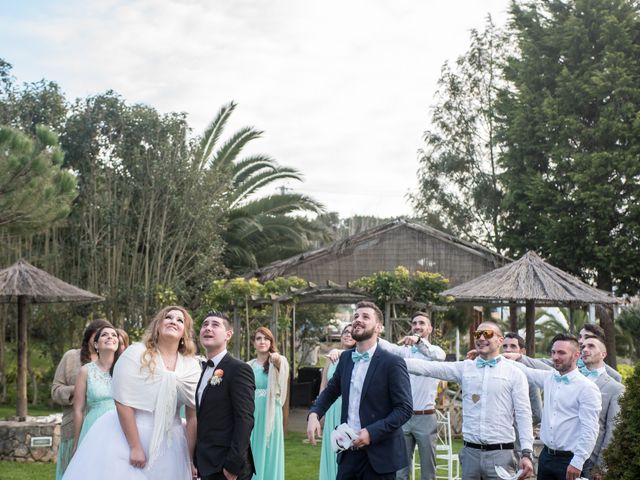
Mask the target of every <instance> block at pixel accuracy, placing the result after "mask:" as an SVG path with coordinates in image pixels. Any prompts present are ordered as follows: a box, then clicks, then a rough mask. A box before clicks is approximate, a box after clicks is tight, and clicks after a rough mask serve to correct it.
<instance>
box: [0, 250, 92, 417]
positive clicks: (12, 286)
mask: <svg viewBox="0 0 640 480" xmlns="http://www.w3.org/2000/svg"><path fill="white" fill-rule="evenodd" d="M103 300H104V298H102V297H100V296H98V295H94V294H93V293H91V292H87V291H86V290H82V289H81V288H78V287H74V286H73V285H70V284H68V283H66V282H63V281H62V280H60V279H59V278H56V277H54V276H53V275H50V274H48V273H47V272H45V271H44V270H40V269H39V268H36V267H34V266H33V265H31V264H30V263H28V262H26V261H25V260H22V259H20V260H18V261H17V262H16V263H14V264H13V265H11V266H10V267H9V268H5V269H4V270H0V303H13V302H17V303H18V379H17V384H18V385H17V390H18V391H17V397H18V398H17V405H16V415H17V416H18V417H19V418H25V417H26V415H27V337H28V331H29V330H28V328H27V308H26V307H27V303H62V302H79V303H84V302H101V301H103Z"/></svg>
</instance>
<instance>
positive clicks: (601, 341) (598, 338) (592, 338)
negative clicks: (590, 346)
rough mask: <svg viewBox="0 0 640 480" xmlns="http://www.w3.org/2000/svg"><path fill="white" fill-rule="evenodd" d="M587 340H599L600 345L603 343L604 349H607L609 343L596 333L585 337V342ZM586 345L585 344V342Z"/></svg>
mask: <svg viewBox="0 0 640 480" xmlns="http://www.w3.org/2000/svg"><path fill="white" fill-rule="evenodd" d="M587 340H595V341H596V342H598V343H599V344H600V345H602V348H603V349H604V351H605V352H606V351H607V344H606V343H605V342H604V339H602V338H600V337H597V336H595V335H589V336H588V337H587V338H585V342H586V341H587ZM583 345H584V344H583Z"/></svg>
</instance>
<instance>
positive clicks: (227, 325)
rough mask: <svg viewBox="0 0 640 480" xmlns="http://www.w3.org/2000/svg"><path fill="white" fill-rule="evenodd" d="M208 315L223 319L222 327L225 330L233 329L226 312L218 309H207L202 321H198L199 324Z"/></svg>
mask: <svg viewBox="0 0 640 480" xmlns="http://www.w3.org/2000/svg"><path fill="white" fill-rule="evenodd" d="M209 317H216V318H221V319H222V320H223V321H224V327H225V328H226V329H227V330H233V327H232V326H231V321H230V320H229V317H228V316H227V315H226V314H224V313H222V312H221V311H219V310H209V311H208V312H207V313H205V314H204V317H203V318H202V322H200V325H202V324H203V323H204V321H205V320H206V319H207V318H209Z"/></svg>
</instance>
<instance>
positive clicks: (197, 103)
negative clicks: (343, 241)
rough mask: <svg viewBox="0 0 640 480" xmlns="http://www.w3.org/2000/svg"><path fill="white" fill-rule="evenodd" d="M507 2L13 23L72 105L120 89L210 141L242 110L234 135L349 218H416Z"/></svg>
mask: <svg viewBox="0 0 640 480" xmlns="http://www.w3.org/2000/svg"><path fill="white" fill-rule="evenodd" d="M507 6H508V1H507V0H492V1H489V0H485V1H477V0H448V1H444V0H442V1H431V2H420V1H414V0H395V1H393V2H390V1H385V0H349V1H344V0H341V1H338V0H326V1H323V2H316V1H311V0H276V1H269V2H266V1H255V0H234V1H227V2H223V1H212V0H198V1H197V0H192V1H187V0H183V1H180V0H163V1H159V0H136V1H133V0H131V1H124V0H93V1H88V0H85V1H81V0H75V1H65V2H56V3H54V2H44V1H42V2H41V4H39V5H37V6H32V7H31V9H29V10H26V7H24V8H25V9H23V10H21V11H18V8H17V7H16V11H14V12H11V9H9V12H8V13H7V12H6V11H5V14H4V16H3V17H0V42H2V43H3V44H4V45H7V44H8V45H10V46H11V48H10V49H8V50H7V51H8V53H7V57H6V59H7V60H8V61H9V62H11V63H12V64H13V65H14V67H15V69H14V71H15V74H16V75H17V76H18V77H19V79H20V80H24V81H33V80H37V79H39V78H41V77H45V78H48V79H51V80H55V81H57V82H58V83H59V84H60V85H61V86H62V88H63V90H64V91H65V92H67V94H68V95H69V96H70V97H76V96H86V95H90V94H95V93H99V92H102V91H105V90H107V89H114V90H116V91H118V92H119V93H121V94H122V95H123V96H124V98H126V99H127V100H128V101H129V102H143V103H148V104H150V105H152V106H154V107H156V108H158V109H159V110H160V111H165V112H166V111H186V112H188V114H189V120H190V123H191V125H192V126H193V127H194V129H195V131H196V132H199V131H201V130H202V129H203V128H204V127H205V126H206V124H207V123H208V122H209V121H210V120H211V118H212V117H213V115H214V114H215V112H216V111H217V110H218V109H219V108H220V106H221V105H222V104H224V103H226V102H228V101H230V100H232V99H233V100H236V101H237V102H238V103H239V108H238V110H237V111H236V113H235V115H234V118H233V121H232V122H231V124H230V126H229V131H232V130H233V129H235V128H238V127H240V126H242V125H246V124H250V125H254V126H256V127H257V128H260V129H262V130H264V131H265V137H264V139H263V140H261V141H259V142H257V143H256V144H255V145H254V149H255V150H256V151H263V152H266V153H269V154H271V155H272V156H274V157H275V158H277V159H278V160H279V161H280V162H281V163H283V164H286V165H290V166H294V167H296V168H298V169H300V170H301V171H302V172H303V173H304V175H305V178H306V182H305V183H304V184H303V185H299V184H298V185H290V186H292V187H295V188H296V189H298V190H300V191H303V192H307V193H309V194H312V195H314V196H315V197H316V198H317V199H318V200H320V201H322V202H324V203H325V204H326V205H327V206H328V207H329V209H331V210H338V211H339V212H340V213H341V214H343V215H349V214H355V213H360V214H374V215H381V216H391V215H400V214H409V213H410V212H411V210H410V207H409V205H407V203H406V201H405V198H404V196H405V194H406V192H407V191H409V190H411V189H414V188H415V186H416V170H417V168H418V164H417V160H416V152H417V150H418V149H419V148H420V146H421V137H422V133H423V131H424V130H425V129H426V128H427V122H428V107H429V104H430V103H431V100H432V97H433V94H434V91H435V83H436V81H437V78H438V76H439V72H440V67H441V65H442V63H443V62H444V61H445V60H447V59H449V60H452V59H454V58H455V57H456V56H457V55H459V54H461V53H462V52H464V50H465V49H466V48H467V46H468V43H469V35H468V30H469V29H470V28H473V27H477V28H481V27H482V25H483V24H484V20H485V17H486V14H487V12H492V13H493V15H494V18H495V19H496V21H497V22H498V23H499V22H501V21H503V19H504V18H505V10H506V8H507Z"/></svg>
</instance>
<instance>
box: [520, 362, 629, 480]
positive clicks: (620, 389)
mask: <svg viewBox="0 0 640 480" xmlns="http://www.w3.org/2000/svg"><path fill="white" fill-rule="evenodd" d="M547 360H548V359H542V360H541V359H537V358H531V357H527V356H526V355H523V356H522V359H521V360H520V361H521V362H522V364H523V365H526V366H527V367H529V368H537V369H539V370H553V367H551V366H549V365H548V364H547ZM607 371H608V370H607ZM595 384H596V386H597V387H598V388H599V389H600V396H601V397H602V410H600V418H599V429H598V439H597V440H596V446H595V447H594V448H593V452H592V453H591V457H589V462H587V463H590V464H591V465H587V464H585V470H586V472H585V471H583V475H586V473H587V472H590V471H591V467H592V466H593V465H597V466H602V461H603V455H602V454H603V453H604V450H605V449H606V448H607V445H609V442H610V441H611V438H612V437H613V430H614V429H615V418H616V415H618V412H619V411H620V405H619V403H618V401H619V399H620V397H621V396H622V394H623V393H624V385H622V384H621V383H619V382H617V381H615V380H614V379H613V378H611V377H610V376H609V375H607V374H605V375H600V376H598V377H597V378H596V381H595ZM587 477H588V475H587Z"/></svg>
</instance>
